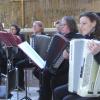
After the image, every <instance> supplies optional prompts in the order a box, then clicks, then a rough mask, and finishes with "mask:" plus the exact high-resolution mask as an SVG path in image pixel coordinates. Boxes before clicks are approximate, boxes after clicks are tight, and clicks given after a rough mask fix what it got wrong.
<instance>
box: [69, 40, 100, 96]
mask: <svg viewBox="0 0 100 100" xmlns="http://www.w3.org/2000/svg"><path fill="white" fill-rule="evenodd" d="M89 41H91V40H88V39H73V40H71V41H70V55H69V83H68V84H69V85H68V90H69V91H70V92H75V93H77V94H78V95H80V96H82V97H98V96H100V66H99V64H98V63H97V62H96V61H95V59H94V57H93V55H92V54H91V52H90V50H89V49H88V47H87V45H88V42H89ZM94 41H95V42H96V43H100V42H99V41H97V40H94Z"/></svg>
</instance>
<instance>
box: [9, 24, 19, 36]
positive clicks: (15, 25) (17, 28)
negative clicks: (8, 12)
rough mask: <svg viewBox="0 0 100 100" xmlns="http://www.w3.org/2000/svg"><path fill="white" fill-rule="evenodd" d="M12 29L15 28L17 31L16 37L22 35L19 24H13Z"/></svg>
mask: <svg viewBox="0 0 100 100" xmlns="http://www.w3.org/2000/svg"><path fill="white" fill-rule="evenodd" d="M11 27H15V29H16V31H17V32H16V35H19V34H20V28H19V26H18V25H17V24H12V25H11Z"/></svg>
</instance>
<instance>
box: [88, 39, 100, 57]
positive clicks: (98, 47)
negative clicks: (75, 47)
mask: <svg viewBox="0 0 100 100" xmlns="http://www.w3.org/2000/svg"><path fill="white" fill-rule="evenodd" d="M88 48H89V50H90V51H91V53H92V54H93V55H96V54H97V53H99V52H100V44H99V43H96V42H95V41H94V40H92V41H91V42H89V43H88Z"/></svg>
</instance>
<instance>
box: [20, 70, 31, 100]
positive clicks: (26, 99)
mask: <svg viewBox="0 0 100 100" xmlns="http://www.w3.org/2000/svg"><path fill="white" fill-rule="evenodd" d="M25 82H26V83H25V88H26V89H25V94H26V95H25V97H23V98H22V99H20V100H23V99H25V100H32V99H30V98H29V97H28V96H27V70H26V69H25Z"/></svg>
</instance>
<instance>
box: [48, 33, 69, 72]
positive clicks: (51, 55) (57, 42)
mask: <svg viewBox="0 0 100 100" xmlns="http://www.w3.org/2000/svg"><path fill="white" fill-rule="evenodd" d="M66 48H67V49H69V40H68V39H67V38H65V37H64V36H63V35H61V34H59V33H58V34H55V35H54V37H53V38H52V39H51V42H50V44H49V47H48V51H47V57H46V58H47V59H46V68H47V69H48V70H49V72H51V73H52V74H55V73H56V71H57V69H58V68H59V66H60V64H61V63H62V62H63V60H64V58H63V56H62V54H63V51H64V49H66Z"/></svg>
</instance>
